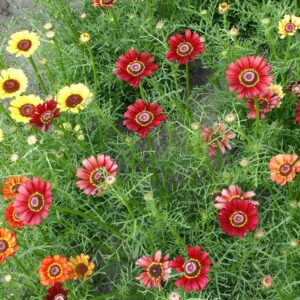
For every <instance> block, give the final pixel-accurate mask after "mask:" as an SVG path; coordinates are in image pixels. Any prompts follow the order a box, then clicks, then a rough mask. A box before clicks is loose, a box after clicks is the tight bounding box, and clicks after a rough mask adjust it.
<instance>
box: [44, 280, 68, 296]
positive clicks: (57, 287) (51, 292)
mask: <svg viewBox="0 0 300 300" xmlns="http://www.w3.org/2000/svg"><path fill="white" fill-rule="evenodd" d="M67 299H68V290H67V289H63V288H62V286H61V283H60V282H55V283H54V285H53V286H52V287H51V288H49V289H48V295H47V296H46V297H45V300H67Z"/></svg>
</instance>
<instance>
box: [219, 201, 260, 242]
mask: <svg viewBox="0 0 300 300" xmlns="http://www.w3.org/2000/svg"><path fill="white" fill-rule="evenodd" d="M218 220H219V222H220V226H221V228H222V230H223V231H224V232H226V233H227V234H228V235H229V236H237V237H239V238H242V237H244V235H245V234H246V232H248V231H252V230H255V229H256V227H257V225H258V222H259V217H258V214H257V209H256V207H255V205H253V204H252V203H251V202H250V201H248V200H239V199H234V200H232V201H230V202H227V203H226V204H225V207H224V208H222V209H221V210H220V212H219V215H218Z"/></svg>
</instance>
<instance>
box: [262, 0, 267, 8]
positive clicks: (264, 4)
mask: <svg viewBox="0 0 300 300" xmlns="http://www.w3.org/2000/svg"><path fill="white" fill-rule="evenodd" d="M262 2H263V3H262V7H263V10H266V0H263V1H262Z"/></svg>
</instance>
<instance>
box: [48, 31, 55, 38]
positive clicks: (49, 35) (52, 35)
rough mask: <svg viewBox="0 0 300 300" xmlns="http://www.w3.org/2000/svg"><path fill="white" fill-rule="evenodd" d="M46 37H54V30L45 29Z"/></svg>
mask: <svg viewBox="0 0 300 300" xmlns="http://www.w3.org/2000/svg"><path fill="white" fill-rule="evenodd" d="M46 37H47V38H48V39H53V38H54V37H55V32H54V31H52V30H51V31H47V32H46Z"/></svg>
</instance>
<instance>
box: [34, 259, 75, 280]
mask: <svg viewBox="0 0 300 300" xmlns="http://www.w3.org/2000/svg"><path fill="white" fill-rule="evenodd" d="M71 271H72V268H71V267H70V266H69V265H68V260H67V258H66V257H64V256H61V255H59V254H57V255H54V256H53V257H52V256H50V255H49V256H47V257H45V258H44V259H43V260H42V261H41V264H40V268H39V271H38V273H39V277H40V281H41V284H42V285H52V284H54V283H55V282H60V283H63V282H65V281H66V280H67V279H69V275H70V272H71Z"/></svg>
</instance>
